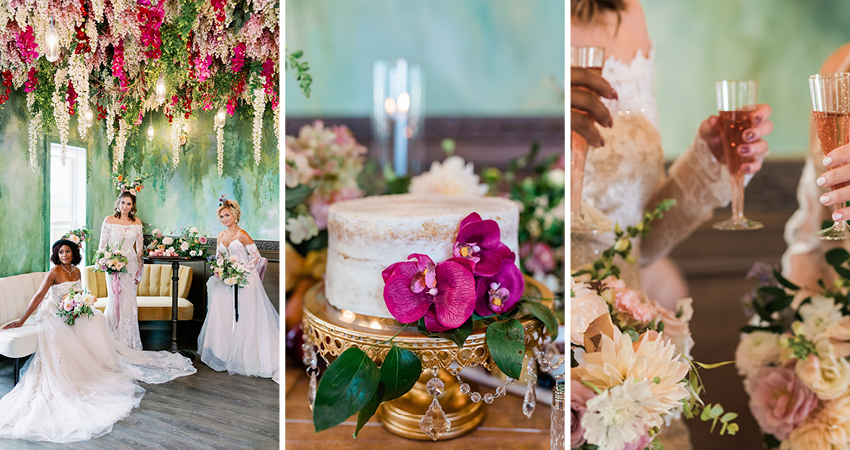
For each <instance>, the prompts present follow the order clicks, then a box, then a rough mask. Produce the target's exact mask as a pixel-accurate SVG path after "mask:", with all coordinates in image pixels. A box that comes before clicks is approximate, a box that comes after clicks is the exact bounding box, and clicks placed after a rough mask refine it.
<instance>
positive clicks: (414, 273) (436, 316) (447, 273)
mask: <svg viewBox="0 0 850 450" xmlns="http://www.w3.org/2000/svg"><path fill="white" fill-rule="evenodd" d="M408 259H416V262H412V261H405V262H397V263H395V264H393V265H391V266H389V267H387V268H386V269H384V271H383V272H382V273H381V275H382V276H383V278H384V283H385V285H384V302H385V303H386V305H387V309H388V310H389V311H390V314H392V315H393V317H395V319H396V320H398V321H399V322H402V323H413V322H416V321H418V320H419V319H421V318H423V317H424V318H425V327H426V328H427V329H428V330H429V331H433V332H440V331H446V330H449V329H452V328H457V327H459V326H461V325H463V324H464V322H466V321H467V320H468V319H469V318H470V317H472V311H473V310H474V309H475V279H474V278H473V276H472V265H473V263H472V261H470V260H468V259H464V258H449V259H448V260H447V261H443V262H441V263H440V264H436V265H435V264H434V261H432V260H431V258H429V257H428V256H427V255H422V254H418V253H414V254H412V255H410V256H408Z"/></svg>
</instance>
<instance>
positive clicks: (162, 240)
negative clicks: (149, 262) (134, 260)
mask: <svg viewBox="0 0 850 450" xmlns="http://www.w3.org/2000/svg"><path fill="white" fill-rule="evenodd" d="M205 240H206V239H205ZM174 245H175V244H174V238H173V237H171V236H165V235H163V234H162V230H160V229H159V228H154V230H153V231H151V243H150V244H148V247H147V248H148V254H149V255H150V256H177V250H176V249H175V248H174Z"/></svg>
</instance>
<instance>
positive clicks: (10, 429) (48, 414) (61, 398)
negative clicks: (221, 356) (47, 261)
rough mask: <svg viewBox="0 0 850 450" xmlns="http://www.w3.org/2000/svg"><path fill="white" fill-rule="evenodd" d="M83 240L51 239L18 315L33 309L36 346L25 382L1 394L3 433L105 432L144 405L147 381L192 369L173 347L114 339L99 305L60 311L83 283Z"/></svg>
mask: <svg viewBox="0 0 850 450" xmlns="http://www.w3.org/2000/svg"><path fill="white" fill-rule="evenodd" d="M80 259H81V258H80V254H79V247H77V244H75V243H74V242H72V241H68V240H64V239H60V240H59V241H57V242H56V243H55V244H53V256H52V258H51V260H52V261H53V263H54V264H55V265H56V266H55V267H54V268H53V269H52V270H51V271H50V272H49V273H48V275H47V277H45V279H44V282H42V284H41V286H40V287H39V290H38V292H37V293H36V294H35V296H34V297H33V299H32V301H30V304H29V306H28V307H27V310H26V312H25V313H24V315H23V317H21V318H20V319H19V320H17V321H15V322H12V323H10V324H7V325H6V326H4V327H3V328H4V329H8V328H16V327H19V326H21V325H22V324H23V323H24V322H25V321H26V320H27V318H28V317H29V316H30V315H32V314H33V313H35V325H36V330H37V332H38V347H37V349H36V351H35V354H34V355H33V356H32V358H30V359H29V361H27V363H26V364H25V365H24V367H23V369H22V372H23V376H22V377H21V381H20V382H19V383H18V384H17V385H16V386H15V387H14V388H13V389H12V390H11V391H10V392H9V393H8V394H6V395H5V396H4V397H3V398H2V399H0V438H2V439H26V440H32V441H50V442H58V443H65V442H75V441H83V440H87V439H91V438H93V437H98V436H102V435H104V434H106V433H109V432H110V431H111V430H112V426H113V424H115V422H117V421H119V420H121V419H123V418H125V417H127V415H129V414H130V412H131V411H132V409H133V408H135V407H137V406H139V402H140V401H141V399H142V396H143V395H144V394H145V390H144V388H142V387H141V386H139V384H138V383H137V381H136V380H139V381H143V382H146V383H154V384H159V383H165V382H167V381H171V380H173V379H175V378H177V377H181V376H186V375H191V374H193V373H195V368H194V367H193V366H192V363H191V361H189V360H188V359H186V358H184V357H183V356H180V355H179V354H172V353H169V352H165V351H163V352H145V351H139V350H133V349H130V348H127V347H125V346H123V345H122V344H120V343H118V342H116V341H115V339H114V338H113V336H112V333H110V332H109V331H108V330H107V321H106V317H104V315H103V314H102V313H101V312H100V311H98V310H96V309H95V310H94V315H92V316H91V317H86V316H82V317H80V318H79V319H77V320H76V323H75V324H74V325H68V324H66V323H65V321H64V320H65V319H64V318H62V317H60V316H58V315H57V314H56V311H57V305H58V303H59V302H61V301H62V297H64V296H65V295H67V294H68V292H69V291H70V290H71V288H72V287H73V288H74V289H75V290H76V291H81V290H82V287H83V286H82V280H81V274H80V270H79V269H77V268H76V267H74V266H75V265H76V264H77V263H79V261H80Z"/></svg>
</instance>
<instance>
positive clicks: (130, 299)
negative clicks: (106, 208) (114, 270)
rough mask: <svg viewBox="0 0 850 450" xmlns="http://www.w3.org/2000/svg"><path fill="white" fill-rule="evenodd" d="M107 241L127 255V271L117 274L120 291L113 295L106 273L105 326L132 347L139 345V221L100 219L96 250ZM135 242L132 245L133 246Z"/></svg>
mask: <svg viewBox="0 0 850 450" xmlns="http://www.w3.org/2000/svg"><path fill="white" fill-rule="evenodd" d="M107 245H108V246H109V248H110V249H111V250H117V249H119V248H120V249H121V250H123V251H124V252H125V255H126V256H127V273H121V274H118V284H119V285H120V288H121V293H120V294H119V295H118V296H116V295H115V286H114V284H113V278H114V277H115V275H109V274H106V292H107V294H108V295H109V297H108V298H107V302H106V319H107V321H108V323H109V329H110V330H111V331H112V335H113V336H115V339H117V340H118V342H121V343H122V344H124V345H125V346H127V347H130V348H134V349H136V350H141V349H142V340H141V338H140V337H139V310H138V307H137V306H136V286H137V285H136V271H138V270H139V256H138V254H137V253H136V249H139V251H141V250H142V249H143V248H144V245H145V244H144V239H143V236H142V225H141V224H132V225H121V224H116V223H107V222H106V221H105V220H104V221H103V227H101V229H100V245H99V246H98V250H101V251H104V250H106V248H107ZM134 245H135V248H133V246H134Z"/></svg>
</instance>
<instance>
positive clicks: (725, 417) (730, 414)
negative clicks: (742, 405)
mask: <svg viewBox="0 0 850 450" xmlns="http://www.w3.org/2000/svg"><path fill="white" fill-rule="evenodd" d="M736 417H738V414H737V413H733V412H728V413H726V414H724V415H723V416H721V417H720V421H721V422H723V423H726V422H728V421H730V420H734V419H735V418H736Z"/></svg>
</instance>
